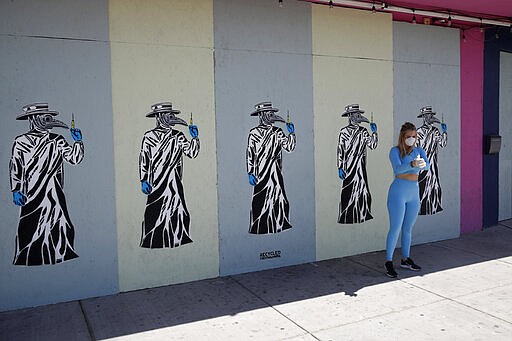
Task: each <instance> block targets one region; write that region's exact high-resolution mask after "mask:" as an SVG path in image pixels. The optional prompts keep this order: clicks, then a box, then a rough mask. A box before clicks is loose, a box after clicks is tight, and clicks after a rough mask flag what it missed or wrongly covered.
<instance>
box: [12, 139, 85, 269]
mask: <svg viewBox="0 0 512 341" xmlns="http://www.w3.org/2000/svg"><path fill="white" fill-rule="evenodd" d="M83 157H84V146H83V144H82V143H81V142H75V143H74V144H73V145H72V146H71V145H69V144H68V143H67V141H66V139H64V137H62V136H61V135H58V134H54V133H51V132H48V131H44V132H42V131H38V130H32V131H30V132H28V133H26V134H23V135H20V136H18V137H16V139H15V141H14V145H13V148H12V158H11V162H10V177H11V191H13V192H14V191H21V192H22V193H23V194H24V195H25V196H26V197H27V202H26V204H25V205H24V206H22V207H21V211H20V220H19V224H18V232H17V236H16V254H15V256H14V261H13V263H14V264H15V265H42V264H55V263H60V262H63V261H67V260H70V259H73V258H77V257H78V255H77V254H76V252H75V249H74V237H75V228H74V226H73V224H72V222H71V219H70V217H69V213H68V209H67V205H66V198H65V196H64V190H63V187H64V167H63V161H66V162H68V163H70V164H72V165H76V164H78V163H80V162H81V161H82V159H83Z"/></svg>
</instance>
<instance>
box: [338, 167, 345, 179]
mask: <svg viewBox="0 0 512 341" xmlns="http://www.w3.org/2000/svg"><path fill="white" fill-rule="evenodd" d="M338 176H339V177H340V179H341V180H345V176H346V175H345V172H344V171H343V169H341V168H340V169H338Z"/></svg>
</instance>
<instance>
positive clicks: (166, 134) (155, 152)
mask: <svg viewBox="0 0 512 341" xmlns="http://www.w3.org/2000/svg"><path fill="white" fill-rule="evenodd" d="M179 113H180V111H179V110H175V109H173V108H172V103H170V102H164V103H157V104H155V105H153V106H151V112H150V113H149V114H147V115H146V117H151V118H152V117H154V118H156V128H154V129H151V130H149V131H147V132H146V133H145V134H144V137H143V139H142V147H141V151H140V159H139V172H140V183H141V189H142V192H143V193H144V194H146V195H147V196H148V197H147V202H146V209H145V212H144V220H143V222H142V237H141V241H140V246H141V247H144V248H150V249H155V248H172V247H178V246H180V245H184V244H188V243H192V239H191V238H190V232H189V227H190V215H189V212H188V209H187V205H186V203H185V194H184V191H183V183H182V177H183V154H185V155H186V156H187V157H189V158H191V159H193V158H195V157H197V155H198V154H199V137H198V136H199V131H198V129H197V126H195V125H193V122H192V114H191V116H190V125H188V128H189V133H190V136H191V137H192V139H191V140H190V141H188V140H187V138H186V137H185V135H184V134H183V133H182V132H181V131H179V130H176V129H174V126H175V125H177V124H179V125H184V126H187V122H185V121H184V120H182V119H181V118H178V117H176V115H177V114H179Z"/></svg>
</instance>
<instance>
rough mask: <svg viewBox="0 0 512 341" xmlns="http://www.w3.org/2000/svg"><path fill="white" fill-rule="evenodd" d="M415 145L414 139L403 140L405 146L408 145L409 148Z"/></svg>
mask: <svg viewBox="0 0 512 341" xmlns="http://www.w3.org/2000/svg"><path fill="white" fill-rule="evenodd" d="M415 143H416V138H415V137H408V138H406V139H405V144H406V145H408V146H409V147H412V146H414V144H415Z"/></svg>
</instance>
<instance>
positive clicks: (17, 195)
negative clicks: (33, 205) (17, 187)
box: [12, 191, 27, 206]
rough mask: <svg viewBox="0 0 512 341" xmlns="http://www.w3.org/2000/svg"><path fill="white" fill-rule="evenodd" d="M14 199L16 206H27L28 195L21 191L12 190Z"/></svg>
mask: <svg viewBox="0 0 512 341" xmlns="http://www.w3.org/2000/svg"><path fill="white" fill-rule="evenodd" d="M12 201H13V202H14V205H16V206H25V204H26V203H27V197H26V196H25V195H24V194H23V193H21V192H20V191H15V192H12Z"/></svg>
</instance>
